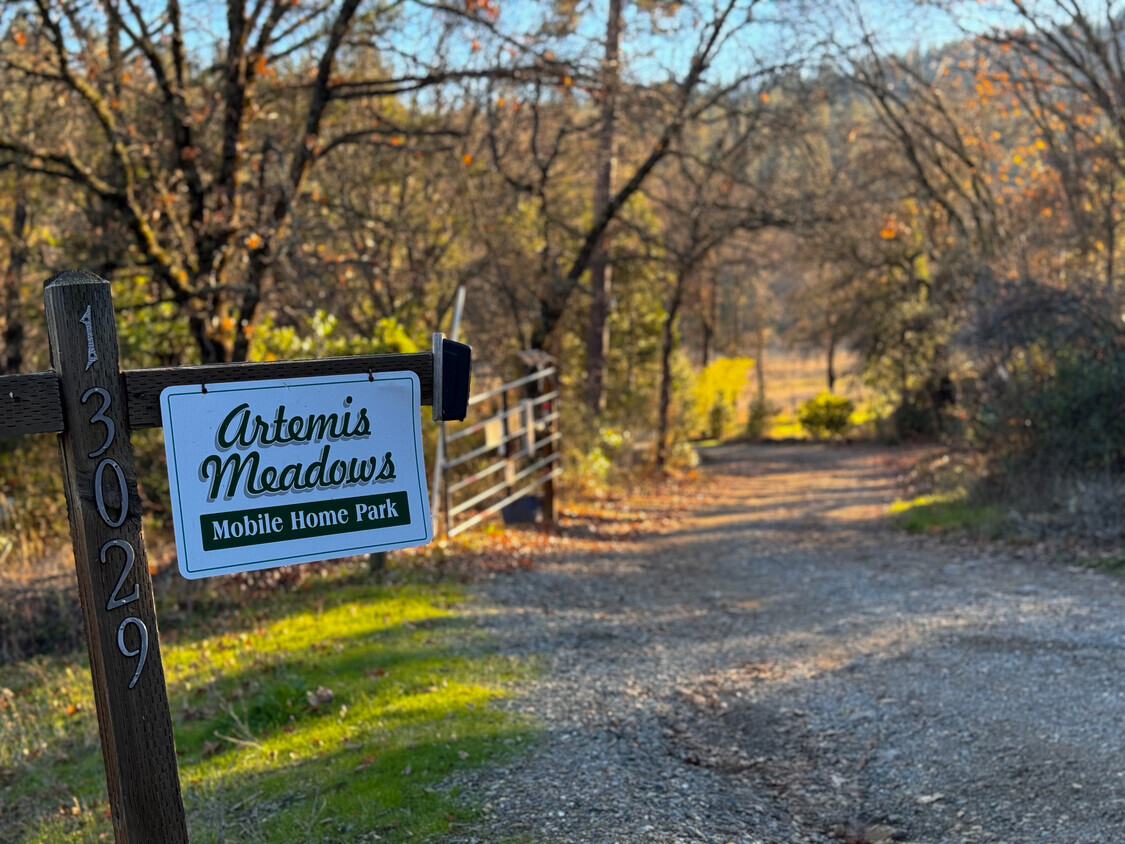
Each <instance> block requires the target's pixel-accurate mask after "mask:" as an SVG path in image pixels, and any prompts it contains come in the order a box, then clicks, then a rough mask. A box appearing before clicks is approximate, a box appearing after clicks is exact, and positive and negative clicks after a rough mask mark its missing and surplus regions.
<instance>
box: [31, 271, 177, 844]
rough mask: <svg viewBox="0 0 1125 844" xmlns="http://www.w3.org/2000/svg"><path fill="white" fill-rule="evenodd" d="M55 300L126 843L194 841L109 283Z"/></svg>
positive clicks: (87, 578) (67, 471) (51, 321)
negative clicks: (182, 789)
mask: <svg viewBox="0 0 1125 844" xmlns="http://www.w3.org/2000/svg"><path fill="white" fill-rule="evenodd" d="M44 298H45V300H46V309H47V333H48V338H49V341H50V346H51V359H52V361H53V365H54V368H55V372H56V373H57V375H58V383H59V391H60V397H61V403H62V415H63V431H62V433H61V434H60V435H59V452H60V456H61V460H62V469H63V480H64V486H65V490H66V501H67V509H68V512H69V517H70V533H71V539H72V540H73V543H74V563H75V567H76V568H77V572H78V589H79V595H80V600H81V604H82V616H83V621H84V622H85V626H86V638H87V642H88V645H89V649H90V673H91V674H92V675H93V683H94V700H95V702H96V704H97V711H98V728H99V732H100V733H101V741H102V756H103V758H104V760H105V772H106V783H107V785H108V788H109V803H110V812H111V815H112V818H113V828H114V833H115V835H116V837H117V841H118V842H119V844H123V842H128V844H135V842H153V844H176V842H186V841H187V840H188V838H187V824H186V821H185V818H184V805H183V799H182V797H181V795H180V779H179V773H178V770H177V766H176V747H175V742H174V739H173V736H172V719H171V715H170V713H169V709H168V692H167V688H166V687H165V684H164V668H163V664H162V663H161V660H160V641H159V636H158V635H157V627H156V608H155V605H154V604H153V597H152V581H151V579H150V578H149V572H148V560H147V557H146V554H145V546H144V540H143V538H142V536H141V501H140V495H139V493H138V491H137V472H136V466H135V463H134V459H133V446H132V443H131V442H130V440H129V418H128V409H127V407H126V404H125V390H124V389H123V384H122V378H121V372H120V370H119V368H118V360H117V356H118V351H117V329H116V324H115V322H114V314H113V303H112V301H111V299H110V290H109V282H107V281H103V280H102V279H100V278H98V277H97V276H94V275H91V274H89V273H86V272H81V271H71V272H65V273H62V274H61V275H57V276H55V277H54V278H52V279H50V280H49V281H48V282H47V285H46V287H45V289H44Z"/></svg>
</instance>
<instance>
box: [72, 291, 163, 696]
mask: <svg viewBox="0 0 1125 844" xmlns="http://www.w3.org/2000/svg"><path fill="white" fill-rule="evenodd" d="M79 321H80V322H81V323H82V324H83V325H84V326H86V344H87V358H86V369H87V370H88V369H89V368H90V367H91V366H93V364H94V362H95V361H97V360H98V353H97V350H96V349H95V347H94V331H93V325H92V321H91V318H90V307H89V306H88V307H87V308H86V312H85V313H84V314H83V315H82V319H81V320H79ZM94 397H96V398H97V399H98V400H99V406H98V407H97V409H96V410H95V411H94V414H93V415H92V416H91V417H90V424H91V425H101V426H104V428H105V439H104V440H103V441H102V444H101V445H100V446H99V447H98V448H96V449H94V450H93V451H91V452H90V453H89V454H87V455H86V456H87V457H90V458H91V459H92V458H95V457H101V460H99V461H98V465H97V467H96V468H95V469H94V502H95V504H96V505H97V510H98V517H99V518H101V520H102V521H103V522H105V523H106V525H108V526H109V527H111V528H119V527H121V525H123V524H124V523H125V519H126V517H127V516H128V515H129V492H128V487H127V486H126V483H125V472H124V471H123V470H122V469H121V466H120V464H118V462H117V461H116V460H114V459H113V458H111V457H102V455H103V454H105V453H106V451H108V450H109V447H110V446H111V445H112V444H113V440H114V438H115V437H116V435H117V426H116V425H115V424H114V422H113V420H112V419H110V418H109V417H108V416H106V411H107V410H109V406H110V403H111V401H112V399H111V398H110V395H109V391H108V390H106V389H105V388H104V387H90V388H89V389H88V390H86V392H84V393H83V394H82V397H81V402H82V404H86V402H87V401H88V400H89V399H91V398H94ZM110 477H112V478H113V482H112V483H110V481H109V478H110ZM107 486H112V487H115V488H116V490H117V506H116V507H112V508H111V507H110V506H109V505H107V504H106V488H107ZM111 500H112V499H111ZM111 509H112V510H116V511H117V512H116V513H113V512H111ZM113 549H117V550H118V551H120V552H121V553H119V554H116V555H115V556H116V557H117V558H118V559H121V574H120V575H119V576H118V578H117V582H116V584H115V585H114V587H113V591H112V593H111V594H110V596H109V599H108V600H107V601H106V605H105V611H106V612H107V613H108V612H113V611H114V610H117V609H120V608H121V607H124V606H128V605H129V604H131V603H132V602H133V601H136V600H138V599H139V598H140V586H139V585H134V586H133V591H132V592H130V593H129V594H127V595H122V594H121V590H122V588H123V587H124V585H125V580H126V578H128V576H129V573H130V572H131V571H132V570H133V562H134V560H135V558H136V552H135V551H134V550H133V546H132V545H130V544H129V543H128V542H127V541H126V540H124V539H110V540H109V541H107V542H106V543H105V544H104V545H102V547H101V550H100V551H99V553H98V558H99V559H100V560H101V562H102V563H108V562H109V555H110V551H111V550H113ZM129 627H136V629H137V632H136V635H135V636H130V637H129V638H131V639H134V640H135V641H136V643H137V644H136V647H128V646H127V645H126V642H125V640H126V633H127V631H128V629H129ZM117 649H118V650H119V651H120V652H121V655H122V656H124V657H127V658H129V659H133V658H134V657H135V658H136V659H137V667H136V670H135V671H134V672H133V678H132V679H131V680H130V681H129V688H130V689H131V688H133V687H134V686H135V685H137V680H139V679H140V676H141V671H142V669H144V667H145V660H146V659H148V628H147V627H146V626H145V623H144V622H143V621H141V620H140V619H139V618H137V617H136V616H132V615H131V616H129V617H127V618H125V619H123V620H122V622H121V624H120V625H119V626H118V628H117Z"/></svg>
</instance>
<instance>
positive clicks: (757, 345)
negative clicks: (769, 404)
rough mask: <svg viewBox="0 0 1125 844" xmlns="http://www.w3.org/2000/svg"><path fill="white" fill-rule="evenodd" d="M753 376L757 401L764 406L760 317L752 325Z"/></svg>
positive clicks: (763, 331)
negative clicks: (756, 383)
mask: <svg viewBox="0 0 1125 844" xmlns="http://www.w3.org/2000/svg"><path fill="white" fill-rule="evenodd" d="M754 376H755V378H756V379H757V381H758V398H757V401H758V402H759V403H760V404H761V405H762V407H765V406H766V329H765V326H763V325H762V316H761V314H759V315H758V320H757V322H756V323H755V325H754Z"/></svg>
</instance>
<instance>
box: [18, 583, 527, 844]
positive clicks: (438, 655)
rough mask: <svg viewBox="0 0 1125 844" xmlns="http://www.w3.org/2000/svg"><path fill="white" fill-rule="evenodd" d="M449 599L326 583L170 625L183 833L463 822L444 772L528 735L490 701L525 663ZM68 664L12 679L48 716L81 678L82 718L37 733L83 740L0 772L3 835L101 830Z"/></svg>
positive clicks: (31, 708) (384, 832) (85, 728)
mask: <svg viewBox="0 0 1125 844" xmlns="http://www.w3.org/2000/svg"><path fill="white" fill-rule="evenodd" d="M460 597H461V595H460V593H458V592H457V591H456V590H455V589H453V588H452V587H449V586H440V585H439V586H405V587H402V588H397V589H388V588H385V587H379V586H375V585H369V584H359V583H343V584H341V583H340V582H339V581H337V582H336V583H334V584H331V585H330V584H327V583H326V584H324V585H323V587H321V586H320V585H317V586H316V587H313V588H310V589H309V590H307V591H304V592H298V593H294V594H291V595H286V596H281V597H280V598H279V599H278V602H277V604H276V605H272V606H270V607H268V608H266V609H265V610H263V611H259V612H247V613H245V614H230V615H228V616H227V617H226V618H225V620H226V621H227V622H229V624H226V625H224V626H223V632H221V633H210V630H211V629H213V628H215V627H216V626H219V625H220V624H221V621H220V620H218V619H216V618H212V619H209V620H208V621H207V622H206V623H205V624H204V625H201V626H200V627H198V628H196V629H194V630H189V631H185V632H182V633H180V635H179V636H178V637H177V636H171V637H166V638H168V639H173V638H175V639H177V640H178V641H176V642H175V643H173V642H170V641H168V642H166V643H165V644H164V661H165V666H166V671H167V677H168V688H169V701H170V704H171V708H172V716H173V723H174V728H175V735H176V742H177V752H178V754H179V756H180V778H181V783H182V785H183V788H184V793H185V803H186V806H187V808H188V813H189V826H190V830H191V840H192V841H193V842H196V841H226V840H238V841H269V842H306V841H322V840H323V841H364V840H380V841H395V840H405V839H406V838H411V837H415V836H419V835H427V834H432V833H435V832H440V831H443V830H448V829H450V828H451V825H452V824H455V823H457V822H459V821H461V820H463V819H467V818H468V817H469V816H470V815H471V810H470V809H466V808H465V806H464V805H463V804H462V803H461V802H459V801H458V800H457V799H456V797H457V796H456V795H454V794H451V793H449V792H448V791H443V790H441V789H440V788H439V787H438V786H439V785H440V783H441V781H442V780H443V779H444V778H446V777H447V776H448V775H449V774H450V773H452V772H453V771H455V770H457V769H459V768H468V767H473V766H479V765H487V764H490V763H491V762H493V761H494V760H496V759H499V758H504V757H506V756H508V755H510V754H512V753H515V752H517V751H518V749H519V748H520V747H521V746H524V745H526V744H527V743H528V742H529V741H530V740H531V739H532V733H533V731H532V729H531V726H530V725H529V724H528V723H526V722H524V721H521V720H519V719H517V718H515V717H514V716H510V715H508V714H506V713H504V712H503V711H501V710H499V709H498V708H496V707H493V706H490V703H491V702H493V701H495V700H496V699H498V698H500V697H502V696H503V695H504V694H505V687H506V686H508V685H511V684H512V683H513V682H518V681H519V680H521V679H523V678H525V677H527V676H529V673H530V670H529V669H528V668H527V666H526V665H522V664H519V663H517V662H515V661H514V660H512V659H510V658H506V657H501V656H497V655H495V654H493V653H489V652H488V650H487V648H486V647H485V645H486V643H485V642H484V641H483V640H482V638H481V636H480V634H479V633H478V632H476V631H475V630H474V629H473V628H472V626H471V625H470V624H468V623H467V622H466V621H465V620H463V619H461V618H458V617H456V616H455V615H453V613H452V611H451V609H450V608H451V606H452V605H454V604H455V603H456V602H457V601H458V600H459V599H460ZM78 662H79V660H78V658H77V656H76V655H75V656H74V657H72V658H71V659H70V661H69V662H67V661H66V660H55V661H53V662H52V663H51V666H52V667H51V668H45V669H44V670H43V671H42V672H39V674H35V673H34V672H32V673H28V674H26V676H24V677H23V679H21V680H20V688H19V689H18V690H17V691H18V693H19V694H21V695H23V696H24V698H26V699H27V704H26V705H25V706H24V710H26V713H27V718H39V719H40V720H46V719H57V718H59V717H60V715H59V713H58V712H57V710H56V709H55V708H54V704H53V703H52V701H53V700H54V699H55V698H57V697H62V695H59V689H60V687H63V686H64V684H69V685H68V687H67V694H68V695H73V694H75V693H78V692H77V691H76V689H75V688H74V687H77V686H79V685H81V686H82V691H83V692H85V698H86V701H85V702H80V704H79V708H80V709H81V711H82V716H81V717H76V718H71V719H70V720H69V721H67V720H65V719H64V720H62V721H61V722H59V724H60V726H59V727H58V728H57V729H52V730H47V731H46V732H45V735H46V733H51V735H50V736H47V739H48V740H49V741H50V743H51V744H52V746H54V747H57V746H61V745H63V744H64V743H66V742H67V739H66V736H67V735H68V732H73V733H75V734H76V735H77V734H79V733H81V734H84V735H85V737H86V740H85V741H77V740H76V741H71V742H69V750H67V751H66V752H60V753H51V754H50V758H47V757H44V758H43V759H42V763H41V764H38V763H34V762H29V763H28V768H29V770H28V771H27V773H29V774H32V776H24V777H22V781H19V780H16V781H12V782H7V783H6V782H5V780H4V779H0V803H3V804H4V806H5V810H4V811H0V815H4V816H5V817H4V821H3V822H4V830H5V831H4V840H12V841H21V842H36V841H42V842H47V841H97V840H99V839H100V838H102V837H103V836H106V835H110V836H111V835H112V833H111V830H110V824H109V820H108V818H107V817H106V816H105V808H106V803H105V784H104V775H103V774H102V770H101V758H100V748H99V747H98V745H97V743H96V733H94V736H95V741H93V742H90V741H89V736H90V727H91V724H89V723H87V722H89V721H91V720H92V711H91V710H92V707H91V706H90V704H89V703H88V698H89V691H88V687H89V679H88V674H86V672H85V671H84V670H83V669H82V668H81V667H80V666H79V665H78V664H77V663H78ZM15 676H16V675H15V673H14V672H12V673H9V674H8V675H6V676H0V681H3V680H7V681H9V682H14V681H13V680H11V679H10V678H12V677H15ZM0 685H3V682H0ZM32 686H34V688H32ZM25 687H26V689H27V691H26V694H25ZM33 700H34V705H32V701H33ZM37 710H39V711H37ZM70 806H73V807H74V811H70V810H69V809H68V808H67V807H70ZM60 807H61V808H60ZM8 836H12V837H11V838H9V837H8Z"/></svg>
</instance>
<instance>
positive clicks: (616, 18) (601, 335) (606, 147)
mask: <svg viewBox="0 0 1125 844" xmlns="http://www.w3.org/2000/svg"><path fill="white" fill-rule="evenodd" d="M621 5H622V0H610V3H609V21H608V22H607V24H606V36H605V62H604V64H603V65H602V77H603V83H602V84H603V90H604V97H603V99H602V125H601V130H600V132H599V133H598V160H597V180H596V182H595V183H594V219H597V218H598V217H599V216H601V215H602V214H603V213H604V212H605V209H606V207H607V206H608V205H609V196H610V190H611V189H612V185H613V165H614V156H613V140H614V129H615V125H614V124H615V122H616V120H617V72H618V65H617V50H618V45H619V43H620V41H621ZM611 283H612V269H611V267H610V266H609V255H608V249H607V237H606V235H604V234H603V235H602V237H601V238H599V240H598V245H597V248H596V250H595V252H594V255H593V258H592V260H591V261H590V317H589V326H588V330H587V334H586V404H587V406H588V407H589V408H590V410H592V411H593V412H594V413H601V412H602V411H603V410H604V409H605V357H606V353H607V352H608V351H609V301H610V286H611Z"/></svg>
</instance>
